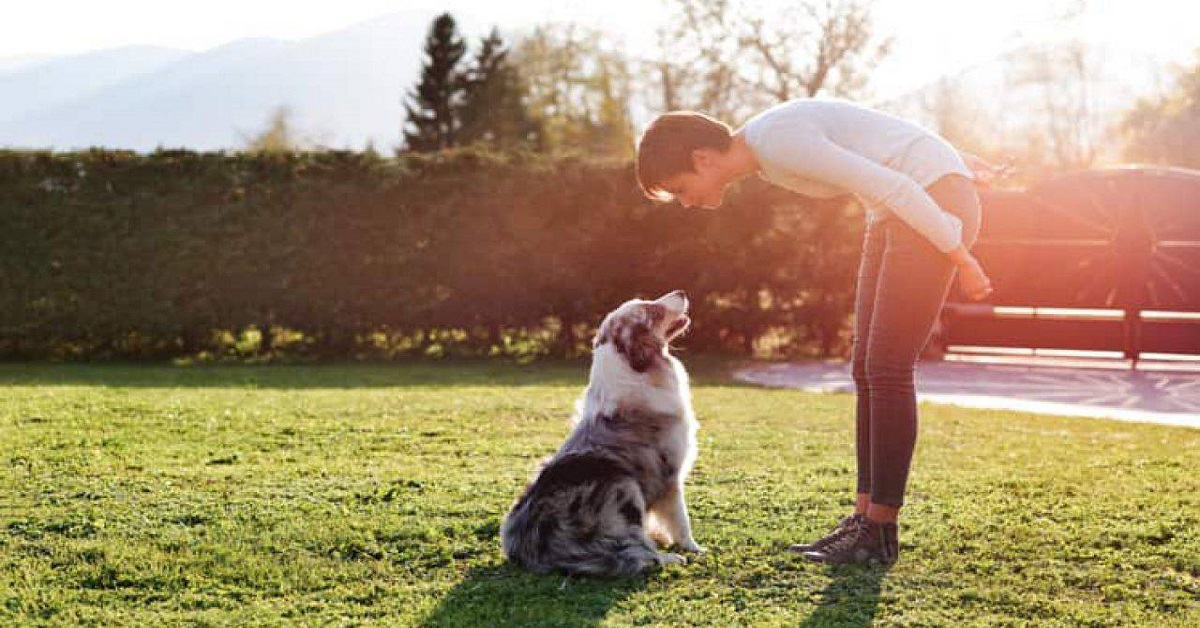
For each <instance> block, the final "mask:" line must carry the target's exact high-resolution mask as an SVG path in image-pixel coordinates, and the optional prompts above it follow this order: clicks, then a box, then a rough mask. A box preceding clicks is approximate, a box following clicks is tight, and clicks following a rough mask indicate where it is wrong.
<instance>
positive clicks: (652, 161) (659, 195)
mask: <svg viewBox="0 0 1200 628" xmlns="http://www.w3.org/2000/svg"><path fill="white" fill-rule="evenodd" d="M732 140H733V130H732V129H730V128H729V125H728V124H725V123H724V122H721V121H720V120H715V119H713V118H711V117H709V116H706V115H704V114H702V113H698V112H696V111H671V112H668V113H664V114H662V115H660V116H658V117H657V118H655V119H654V121H653V122H651V123H650V126H648V127H646V132H645V133H643V134H642V139H641V141H640V142H638V151H637V178H638V185H639V186H641V188H642V194H645V195H646V197H647V198H651V199H654V200H657V201H664V202H669V201H671V200H674V197H673V196H672V195H671V193H670V192H667V191H666V190H664V189H663V188H662V185H663V182H664V181H666V180H667V179H670V178H671V177H673V176H675V175H677V174H680V173H684V172H694V171H695V166H694V164H693V163H692V151H694V150H696V149H698V148H715V149H717V150H719V151H721V152H725V151H727V150H729V144H730V142H731V141H732Z"/></svg>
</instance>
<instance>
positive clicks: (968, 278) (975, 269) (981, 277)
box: [950, 246, 992, 301]
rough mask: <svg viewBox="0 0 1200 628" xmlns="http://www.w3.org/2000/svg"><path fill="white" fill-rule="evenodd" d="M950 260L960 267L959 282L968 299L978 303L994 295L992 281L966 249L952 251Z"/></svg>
mask: <svg viewBox="0 0 1200 628" xmlns="http://www.w3.org/2000/svg"><path fill="white" fill-rule="evenodd" d="M950 259H952V260H954V265H955V266H957V267H958V282H959V284H960V285H961V286H962V290H963V293H964V294H966V295H967V298H968V299H971V300H972V301H978V300H980V299H986V298H987V297H988V296H990V295H991V294H992V280H991V279H988V276H987V273H985V272H983V267H982V266H980V265H979V260H977V259H975V256H974V255H971V253H970V252H969V251H967V249H966V248H965V247H962V246H959V247H958V248H957V249H954V250H953V251H950Z"/></svg>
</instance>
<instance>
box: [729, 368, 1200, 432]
mask: <svg viewBox="0 0 1200 628" xmlns="http://www.w3.org/2000/svg"><path fill="white" fill-rule="evenodd" d="M734 376H735V377H736V378H737V379H740V380H742V381H746V382H751V383H755V384H760V385H763V386H779V387H789V388H802V389H804V390H811V391H817V392H843V393H853V392H854V382H853V380H852V379H851V378H850V367H849V365H848V364H846V363H845V362H799V363H788V364H756V365H752V366H748V367H745V368H742V369H740V370H738V371H737V372H736V373H735V374H734ZM917 393H918V398H919V399H920V400H922V401H932V402H937V403H949V404H954V405H961V406H970V407H976V408H999V409H1009V410H1020V411H1024V412H1038V413H1043V414H1058V415H1067V416H1089V417H1099V418H1108V419H1119V420H1123V421H1140V422H1148V423H1162V424H1165V425H1182V426H1188V427H1195V428H1200V371H1198V370H1195V369H1193V370H1170V371H1167V370H1164V371H1149V370H1142V369H1139V370H1136V371H1134V370H1129V369H1128V368H1123V369H1122V368H1095V367H1090V368H1079V367H1064V366H1047V365H1020V364H982V363H975V362H956V361H944V362H922V363H921V364H919V365H918V366H917Z"/></svg>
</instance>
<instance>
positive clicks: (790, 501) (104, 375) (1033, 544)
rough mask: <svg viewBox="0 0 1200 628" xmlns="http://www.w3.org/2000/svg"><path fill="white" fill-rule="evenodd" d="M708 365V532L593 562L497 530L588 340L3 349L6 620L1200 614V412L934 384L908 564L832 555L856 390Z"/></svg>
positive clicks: (1143, 617)
mask: <svg viewBox="0 0 1200 628" xmlns="http://www.w3.org/2000/svg"><path fill="white" fill-rule="evenodd" d="M700 367H701V368H698V369H697V370H699V371H701V372H700V374H699V376H698V377H697V382H696V387H695V405H696V408H697V412H698V415H699V418H700V421H701V426H702V427H701V432H700V446H701V451H700V457H699V460H698V462H697V465H696V469H695V472H694V474H693V476H692V479H691V481H690V484H689V491H690V492H689V502H690V505H691V512H692V517H693V522H694V526H695V530H696V537H697V539H698V540H699V542H700V543H701V544H702V545H705V546H707V548H708V550H709V553H708V554H707V555H705V556H703V557H701V558H699V559H698V560H696V561H695V562H694V563H693V564H690V565H688V566H685V567H670V568H668V569H666V570H664V571H662V572H659V573H655V574H652V575H649V576H647V577H644V578H636V579H628V580H613V581H589V580H579V579H567V578H564V577H562V576H536V575H532V574H528V573H524V572H522V571H519V570H517V569H514V568H513V567H511V566H509V565H508V564H506V563H505V562H504V560H503V557H502V555H501V552H500V547H499V540H498V538H497V531H498V527H499V521H500V518H501V516H502V515H503V514H504V512H505V511H506V509H507V508H508V506H509V505H510V504H511V502H512V500H513V498H514V497H515V496H516V495H517V493H518V491H519V490H520V489H521V487H522V485H523V483H524V482H525V481H526V480H527V479H528V477H529V476H530V474H531V472H532V471H533V469H534V467H535V465H536V464H537V462H538V460H539V459H540V458H541V457H543V456H544V455H546V454H548V453H550V452H551V451H553V450H554V448H555V447H557V446H558V444H559V443H560V442H561V440H562V438H563V436H564V435H565V433H566V430H567V419H568V416H569V411H570V408H571V406H572V403H573V401H574V399H575V397H576V396H577V394H578V393H579V391H580V390H581V388H582V386H583V384H584V380H585V377H586V367H585V366H584V365H581V364H557V365H538V366H514V365H503V364H490V365H489V364H458V365H446V364H418V365H411V364H410V365H394V366H323V367H283V366H280V367H257V368H254V367H197V368H178V367H175V368H171V367H123V366H96V367H93V366H53V365H35V366H30V365H3V366H0V465H2V466H3V473H0V624H6V625H7V624H21V625H28V624H57V625H72V626H74V625H105V626H110V625H132V626H154V625H235V624H236V625H281V624H304V625H355V624H376V625H385V626H395V625H436V626H440V625H463V626H498V625H546V626H560V625H597V624H599V625H613V626H619V625H634V624H644V625H651V624H655V625H669V626H680V625H716V626H740V625H779V626H783V625H788V626H795V625H806V626H809V625H811V626H824V625H829V626H866V625H878V626H929V625H953V626H1003V625H1014V626H1016V625H1037V626H1055V625H1062V626H1091V625H1096V626H1107V625H1145V626H1171V625H1175V626H1187V625H1192V626H1194V625H1200V610H1198V606H1197V599H1198V598H1200V530H1198V528H1200V476H1198V474H1197V470H1198V469H1200V431H1198V430H1188V429H1181V428H1167V427H1158V426H1151V425H1136V424H1125V423H1115V422H1105V421H1098V420H1088V419H1069V418H1053V417H1040V416H1033V415H1024V414H1015V413H1005V412H992V411H979V410H965V409H958V408H951V407H944V406H931V405H927V406H924V407H923V410H922V426H921V439H920V443H919V445H918V449H917V457H916V465H915V469H914V472H913V477H912V481H911V483H910V491H909V504H908V506H907V507H906V508H905V512H904V517H903V520H902V527H901V543H902V553H901V560H900V563H899V564H897V565H896V566H895V567H893V568H892V569H891V570H888V571H883V570H879V569H867V568H835V569H831V568H825V567H820V566H815V565H809V564H805V563H803V562H802V561H801V560H799V559H798V558H796V557H793V556H791V555H788V554H784V553H782V552H781V551H780V550H781V549H782V548H783V547H785V546H786V545H787V544H789V543H793V542H796V541H800V540H810V539H811V538H813V537H814V536H816V535H818V534H821V533H823V532H824V531H826V529H827V528H828V527H829V526H830V525H831V524H832V523H833V522H834V521H835V520H836V519H837V518H838V517H839V516H841V515H843V514H845V513H846V512H847V511H848V509H849V505H850V487H851V486H852V482H853V469H854V467H853V457H852V456H853V447H852V430H853V426H852V420H851V417H852V412H851V408H852V401H853V399H852V397H850V396H844V395H830V396H818V395H811V394H804V393H799V392H792V391H779V390H762V389H756V388H750V387H745V386H735V385H731V384H729V383H728V382H725V381H724V380H723V379H722V377H721V375H720V371H719V369H716V368H712V365H711V364H710V365H708V367H707V368H705V367H704V366H703V365H700Z"/></svg>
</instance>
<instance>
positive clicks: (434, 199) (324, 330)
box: [0, 149, 862, 359]
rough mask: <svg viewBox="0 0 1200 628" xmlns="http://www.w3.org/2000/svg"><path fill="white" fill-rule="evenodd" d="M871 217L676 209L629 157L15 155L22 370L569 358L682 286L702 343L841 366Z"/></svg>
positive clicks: (808, 210) (6, 264)
mask: <svg viewBox="0 0 1200 628" xmlns="http://www.w3.org/2000/svg"><path fill="white" fill-rule="evenodd" d="M860 213H861V210H860V209H859V208H858V207H857V206H856V205H854V204H853V203H850V202H848V201H847V200H846V199H835V200H832V201H819V202H818V201H815V200H812V199H806V198H803V197H800V196H797V195H794V194H791V193H788V192H786V191H783V190H779V189H777V188H773V187H770V186H768V185H766V184H765V183H763V182H761V181H758V180H752V181H747V182H745V183H743V184H741V185H740V186H738V187H737V189H736V190H734V191H732V192H731V194H730V197H729V198H728V199H727V202H726V206H725V207H723V208H721V209H720V210H717V211H707V210H685V209H683V208H681V207H678V206H674V205H670V206H667V205H656V204H653V203H651V202H649V201H646V200H645V199H643V198H641V196H640V193H639V192H638V188H637V185H636V182H635V180H634V175H633V169H632V167H631V166H630V165H629V164H611V163H591V162H588V161H584V160H579V159H551V158H546V157H537V156H532V155H528V154H519V153H518V154H495V153H487V152H479V151H473V150H460V151H455V152H446V153H441V154H436V155H432V156H427V157H419V156H411V155H401V156H399V157H397V158H395V159H389V158H383V157H381V156H379V155H377V154H375V153H371V152H366V153H359V152H312V153H282V154H262V155H250V154H240V153H239V154H226V153H196V152H189V151H163V150H160V151H158V152H155V153H152V154H138V153H133V152H122V151H105V150H98V149H97V150H91V151H88V152H78V153H50V152H24V151H7V152H5V151H0V221H2V224H3V225H4V228H3V230H2V232H0V279H2V281H3V284H4V285H3V289H2V290H0V357H4V358H9V359H12V358H59V359H104V358H133V359H138V358H164V357H173V356H187V355H198V354H207V355H212V354H218V353H221V352H229V351H238V350H241V351H249V352H250V353H259V354H264V355H273V354H280V353H282V354H288V353H292V354H302V355H314V356H334V357H355V356H359V357H361V356H372V355H375V356H379V355H382V356H397V355H430V354H442V355H444V354H447V353H451V354H473V355H494V354H521V353H525V354H532V355H538V354H556V355H567V356H569V355H576V354H578V353H580V352H582V351H585V350H586V348H587V344H588V342H589V339H590V334H591V333H592V331H593V330H594V328H595V325H596V324H597V323H598V322H599V320H600V318H601V317H602V316H603V314H604V313H605V312H607V311H608V310H610V309H612V308H613V307H615V306H616V305H617V304H619V303H621V302H622V301H624V300H625V299H628V298H631V297H634V296H644V297H652V296H655V295H657V294H659V293H661V292H665V291H668V290H671V289H676V288H682V289H684V290H686V291H687V292H688V293H689V294H690V295H691V296H692V300H693V308H694V309H693V319H694V321H695V325H694V328H693V331H692V332H691V334H690V337H689V338H688V339H687V341H686V343H684V344H686V346H687V347H688V349H689V350H692V351H705V352H708V351H722V352H737V353H751V352H759V353H764V352H766V353H772V352H773V353H781V354H795V353H817V354H825V355H828V354H831V353H838V352H842V351H844V350H845V346H846V342H847V333H846V327H847V325H846V322H847V318H848V315H849V312H850V309H851V306H852V289H853V278H854V270H855V265H856V263H857V259H858V247H859V238H860V236H861V223H862V220H861V215H860ZM248 332H251V335H253V336H254V338H255V340H254V342H253V343H251V344H252V345H253V346H251V347H249V348H248V349H247V345H246V343H245V342H244V341H245V339H246V338H248V337H250V336H248V335H247V333H248ZM239 339H241V340H242V341H243V342H242V344H238V340H239Z"/></svg>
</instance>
